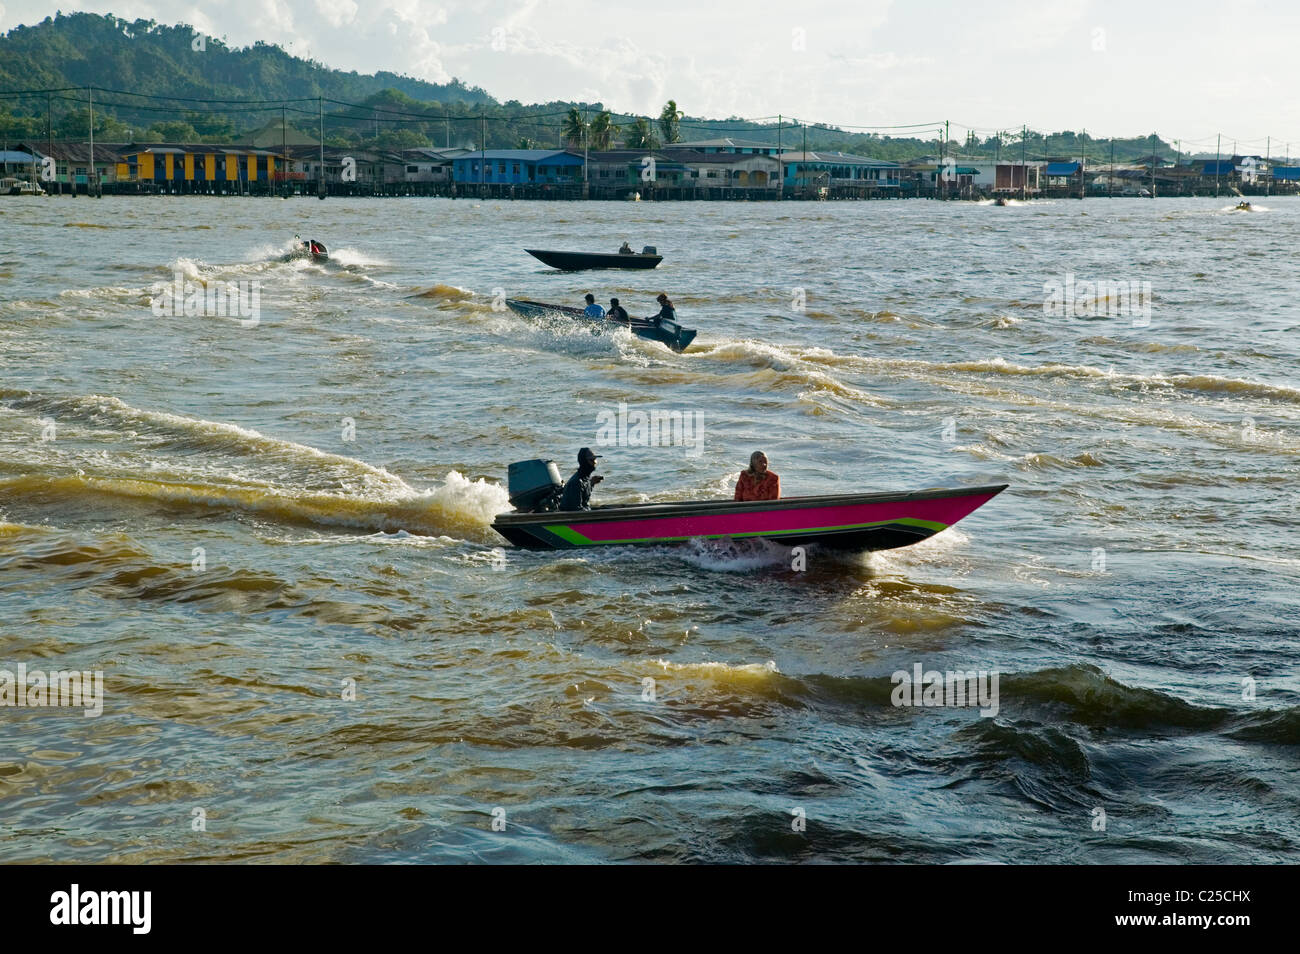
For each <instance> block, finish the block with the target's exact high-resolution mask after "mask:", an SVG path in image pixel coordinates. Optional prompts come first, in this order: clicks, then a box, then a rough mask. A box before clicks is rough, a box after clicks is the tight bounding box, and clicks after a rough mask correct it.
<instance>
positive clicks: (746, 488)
mask: <svg viewBox="0 0 1300 954" xmlns="http://www.w3.org/2000/svg"><path fill="white" fill-rule="evenodd" d="M736 499H737V500H780V499H781V478H780V477H778V476H777V475H776V474H774V473H773V472H772V471H770V470H768V469H767V455H766V454H764V453H763V452H762V451H754V453H752V454H750V455H749V469H748V470H742V471H741V472H740V479H739V480H738V481H736Z"/></svg>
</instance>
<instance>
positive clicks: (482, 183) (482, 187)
mask: <svg viewBox="0 0 1300 954" xmlns="http://www.w3.org/2000/svg"><path fill="white" fill-rule="evenodd" d="M478 118H479V146H478V156H479V163H478V194H479V198H482V197H483V193H484V192H486V191H487V113H479V114H478Z"/></svg>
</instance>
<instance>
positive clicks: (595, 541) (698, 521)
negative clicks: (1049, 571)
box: [492, 461, 1008, 551]
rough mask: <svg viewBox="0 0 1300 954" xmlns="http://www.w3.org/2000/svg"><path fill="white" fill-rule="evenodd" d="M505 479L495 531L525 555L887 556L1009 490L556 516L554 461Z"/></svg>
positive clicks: (708, 503)
mask: <svg viewBox="0 0 1300 954" xmlns="http://www.w3.org/2000/svg"><path fill="white" fill-rule="evenodd" d="M516 468H519V469H520V470H521V471H523V470H525V469H527V470H528V471H529V472H530V477H529V478H518V479H517V474H516ZM510 476H511V486H510V491H511V493H510V498H511V503H512V504H513V505H514V506H515V507H516V508H517V509H516V512H514V513H503V514H501V515H499V516H498V517H497V518H496V520H495V521H494V522H493V524H492V528H493V529H494V530H496V532H497V533H499V534H501V536H503V537H505V538H506V539H507V540H509V541H510V542H511V543H513V544H515V545H516V546H519V547H524V548H526V549H529V550H571V549H583V548H585V547H597V546H662V545H665V544H672V543H681V542H684V541H687V540H692V539H704V540H716V539H721V538H731V539H743V538H746V537H758V538H762V539H766V540H773V541H775V542H777V543H781V544H784V545H785V546H796V545H806V544H812V543H816V544H820V545H821V546H824V547H828V548H832V549H837V550H860V551H861V550H893V549H895V548H897V547H905V546H909V545H911V544H913V543H919V542H920V541H922V540H925V539H927V538H929V537H932V536H934V535H935V534H936V533H939V532H940V531H941V530H946V529H947V528H948V527H950V526H952V525H953V524H954V523H956V522H957V521H958V520H961V519H962V518H963V517H965V516H967V515H968V514H970V513H972V512H974V511H975V510H977V509H978V508H979V507H981V506H983V505H984V504H985V503H987V502H988V501H990V500H992V499H993V498H994V497H996V496H997V495H998V494H1000V493H1001V492H1002V491H1004V490H1006V489H1007V486H1008V485H1007V484H991V485H986V486H981V487H961V488H956V489H942V490H918V491H913V492H911V493H875V494H831V495H827V496H822V497H787V498H785V499H783V500H760V501H738V500H698V501H688V502H683V503H648V504H623V505H614V506H608V507H595V508H593V509H591V510H568V511H566V510H556V509H554V506H555V502H556V501H557V500H558V490H559V487H560V482H559V470H558V468H556V466H555V464H554V462H553V461H524V462H522V463H521V464H512V465H511V474H510ZM521 484H533V485H534V486H531V487H524V486H521ZM548 508H549V509H548Z"/></svg>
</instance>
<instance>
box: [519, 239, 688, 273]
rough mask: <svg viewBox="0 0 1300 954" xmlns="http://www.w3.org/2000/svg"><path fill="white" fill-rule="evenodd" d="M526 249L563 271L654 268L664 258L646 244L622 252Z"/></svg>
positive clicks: (535, 256) (538, 258) (532, 254)
mask: <svg viewBox="0 0 1300 954" xmlns="http://www.w3.org/2000/svg"><path fill="white" fill-rule="evenodd" d="M624 248H626V245H625V246H624ZM524 251H525V252H527V253H528V254H529V255H531V256H532V257H533V258H535V259H537V260H538V261H540V262H543V263H544V264H546V265H549V266H551V268H558V269H560V271H563V272H580V271H585V270H586V269H589V268H633V269H635V268H654V267H655V266H657V265H658V264H659V263H660V262H662V261H663V260H664V257H663V256H662V255H660V254H659V252H658V250H657V249H656V248H655V247H654V246H653V245H647V246H645V247H644V248H643V249H641V251H640V252H634V251H632V250H631V249H627V250H626V251H620V252H557V251H551V250H547V249H540V248H526V249H524Z"/></svg>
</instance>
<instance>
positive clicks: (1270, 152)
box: [1264, 136, 1273, 195]
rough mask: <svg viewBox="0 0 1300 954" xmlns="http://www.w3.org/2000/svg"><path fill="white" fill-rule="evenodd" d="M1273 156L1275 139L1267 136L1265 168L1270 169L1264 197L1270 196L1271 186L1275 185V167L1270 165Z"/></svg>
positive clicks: (1265, 183) (1265, 182) (1265, 142)
mask: <svg viewBox="0 0 1300 954" xmlns="http://www.w3.org/2000/svg"><path fill="white" fill-rule="evenodd" d="M1272 155H1273V137H1272V136H1266V137H1265V139H1264V166H1265V167H1266V168H1267V169H1268V178H1266V179H1265V180H1264V195H1268V193H1269V186H1271V185H1272V184H1273V167H1272V166H1271V165H1269V162H1270V158H1269V157H1271V156H1272Z"/></svg>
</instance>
